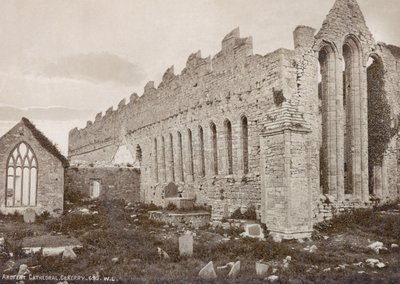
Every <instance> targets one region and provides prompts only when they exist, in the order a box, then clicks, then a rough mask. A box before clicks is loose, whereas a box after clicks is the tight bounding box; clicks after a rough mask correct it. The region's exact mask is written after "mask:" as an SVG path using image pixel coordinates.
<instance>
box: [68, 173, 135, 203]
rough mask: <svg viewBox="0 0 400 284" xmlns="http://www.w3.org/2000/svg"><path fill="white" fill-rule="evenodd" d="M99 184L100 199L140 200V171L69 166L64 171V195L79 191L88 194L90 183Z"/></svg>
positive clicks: (87, 195)
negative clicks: (95, 182)
mask: <svg viewBox="0 0 400 284" xmlns="http://www.w3.org/2000/svg"><path fill="white" fill-rule="evenodd" d="M93 181H97V182H99V184H100V196H99V198H100V199H113V198H119V199H124V200H126V201H129V202H134V201H139V200H140V171H139V170H138V169H135V168H119V167H104V168H94V167H70V168H68V169H67V170H66V172H65V192H66V196H71V195H73V194H75V193H80V194H82V195H84V196H86V197H89V196H90V190H91V184H92V182H93Z"/></svg>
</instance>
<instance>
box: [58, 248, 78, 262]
mask: <svg viewBox="0 0 400 284" xmlns="http://www.w3.org/2000/svg"><path fill="white" fill-rule="evenodd" d="M62 258H63V259H76V258H77V256H76V254H75V252H74V250H73V249H72V248H70V247H66V248H65V250H64V252H63V255H62Z"/></svg>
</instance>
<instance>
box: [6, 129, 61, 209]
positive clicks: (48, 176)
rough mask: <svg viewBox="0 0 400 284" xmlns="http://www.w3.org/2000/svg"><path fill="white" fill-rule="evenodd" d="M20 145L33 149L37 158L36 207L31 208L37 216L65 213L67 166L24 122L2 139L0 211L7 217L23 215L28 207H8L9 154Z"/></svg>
mask: <svg viewBox="0 0 400 284" xmlns="http://www.w3.org/2000/svg"><path fill="white" fill-rule="evenodd" d="M20 142H25V143H26V144H28V145H29V146H30V147H31V148H32V151H33V153H34V154H35V156H36V159H37V169H38V180H37V196H36V206H32V207H29V208H32V209H33V210H35V212H36V213H37V214H41V213H43V212H44V211H47V212H49V213H50V214H51V215H52V216H57V215H59V214H61V213H62V211H63V208H64V207H63V202H64V167H63V164H62V163H61V161H60V160H59V159H58V158H56V157H55V156H53V155H52V154H50V153H49V152H48V151H47V150H46V149H45V148H43V147H42V146H41V144H40V143H39V142H38V141H37V140H36V138H35V136H34V135H33V134H32V132H31V130H29V129H28V128H27V127H26V126H25V125H24V124H23V123H22V122H20V123H18V124H17V125H16V126H15V127H14V128H12V129H11V130H10V131H9V132H7V133H6V134H5V135H4V136H3V137H1V138H0V212H2V213H5V214H8V213H11V214H12V213H14V212H19V213H23V211H24V210H25V209H27V208H28V207H5V204H6V201H5V193H6V167H7V160H8V158H9V155H10V153H11V152H12V150H13V149H14V147H15V146H16V145H18V144H19V143H20Z"/></svg>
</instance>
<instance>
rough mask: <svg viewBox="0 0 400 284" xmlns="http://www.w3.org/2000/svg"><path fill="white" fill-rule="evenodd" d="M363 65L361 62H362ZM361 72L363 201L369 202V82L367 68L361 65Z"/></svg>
mask: <svg viewBox="0 0 400 284" xmlns="http://www.w3.org/2000/svg"><path fill="white" fill-rule="evenodd" d="M360 65H361V64H360ZM360 67H361V68H360V72H361V86H360V91H361V100H360V109H361V116H360V119H361V122H360V124H361V141H360V142H361V190H362V201H363V202H369V186H368V184H369V172H368V169H369V167H368V84H367V68H366V67H365V66H360Z"/></svg>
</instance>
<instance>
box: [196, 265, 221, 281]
mask: <svg viewBox="0 0 400 284" xmlns="http://www.w3.org/2000/svg"><path fill="white" fill-rule="evenodd" d="M199 277H200V278H202V279H205V280H212V279H215V278H217V274H216V273H215V270H214V263H213V262H212V261H210V262H209V263H208V264H207V265H206V266H204V267H203V268H202V269H201V270H200V272H199Z"/></svg>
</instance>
